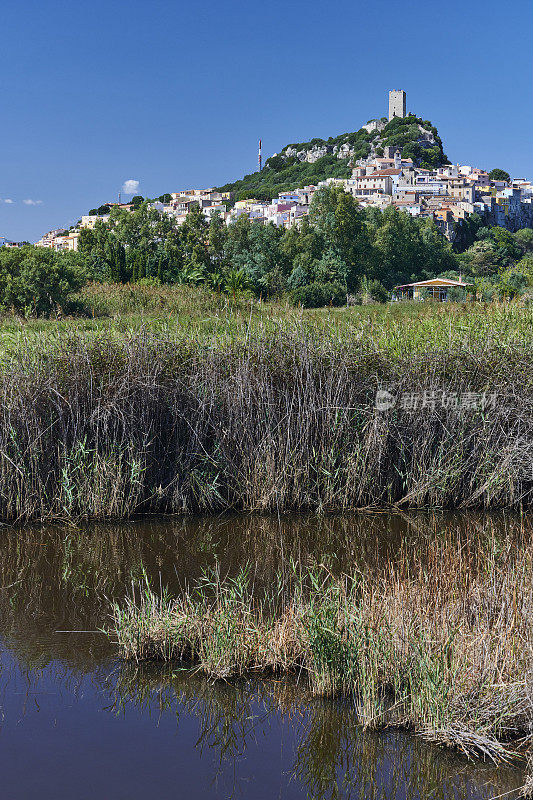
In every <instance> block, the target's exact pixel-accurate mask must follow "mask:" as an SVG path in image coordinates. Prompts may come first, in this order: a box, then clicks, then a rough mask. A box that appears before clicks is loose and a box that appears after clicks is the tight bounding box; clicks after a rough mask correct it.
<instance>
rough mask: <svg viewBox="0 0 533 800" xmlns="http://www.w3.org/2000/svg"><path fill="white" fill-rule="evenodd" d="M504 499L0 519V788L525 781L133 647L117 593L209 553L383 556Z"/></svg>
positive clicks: (498, 784) (242, 791) (426, 791)
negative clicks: (63, 521)
mask: <svg viewBox="0 0 533 800" xmlns="http://www.w3.org/2000/svg"><path fill="white" fill-rule="evenodd" d="M523 524H524V521H523V519H520V518H519V517H513V516H506V515H503V514H501V515H495V514H493V515H490V516H486V515H485V516H484V515H481V514H480V515H473V514H470V515H458V514H444V513H442V514H415V515H399V514H397V515H391V514H372V515H370V514H368V515H364V514H359V515H338V516H331V517H327V516H326V517H315V516H308V515H297V516H296V515H295V516H288V517H282V518H272V517H268V518H267V517H255V516H235V517H227V516H226V517H221V518H212V517H211V518H179V517H178V518H165V519H159V518H158V519H153V520H148V521H146V520H144V521H134V522H129V523H124V524H113V525H112V524H94V525H86V526H81V527H61V526H46V527H44V526H42V527H25V528H19V529H12V528H3V529H2V530H1V531H0V798H1V800H4V799H5V800H22V798H24V799H26V798H39V800H49V799H50V800H52V798H53V800H64V799H65V800H66V798H69V799H70V798H77V800H85V799H86V798H87V800H89V798H90V799H91V800H93V799H94V798H113V800H119V799H120V800H122V799H123V800H137V798H146V797H154V798H162V799H163V798H164V799H166V798H184V800H185V798H187V800H195V799H196V798H198V799H199V798H202V800H209V799H210V798H213V800H214V798H234V797H235V798H243V799H244V800H248V798H250V800H252V798H253V800H263V798H264V799H265V800H267V799H268V800H270V799H271V798H280V799H281V798H283V799H284V800H292V799H293V798H317V800H318V799H319V798H320V799H322V798H324V799H325V798H328V800H329V799H333V798H361V800H362V799H363V798H375V800H382V799H383V800H385V798H387V800H404V799H407V798H409V799H411V798H413V800H414V799H415V798H420V800H422V799H423V798H436V799H437V800H439V799H440V798H441V799H442V800H451V798H465V800H466V798H472V800H475V799H477V798H480V799H481V798H483V799H484V800H488V798H492V797H495V796H498V795H503V794H504V793H507V794H506V797H508V798H509V799H510V800H513V798H516V797H518V791H517V790H518V787H519V786H520V785H521V784H522V783H523V774H522V771H521V770H520V769H519V768H518V767H508V768H504V767H501V766H499V767H497V768H496V767H495V766H494V765H492V764H491V763H479V762H477V763H472V762H468V761H467V760H466V759H464V758H463V757H461V756H460V755H458V754H457V753H454V752H452V751H448V750H445V749H442V748H438V747H436V746H434V745H431V744H429V743H427V742H425V741H424V740H423V739H422V738H420V737H417V736H413V735H411V734H409V733H406V732H404V731H400V730H394V729H393V730H387V731H385V732H379V733H378V732H369V731H363V730H362V729H361V727H359V726H358V724H357V716H356V712H355V709H354V708H353V706H352V705H351V704H350V702H348V701H344V702H341V701H333V700H324V699H317V698H313V697H311V696H310V695H309V693H308V692H307V690H306V687H305V683H304V682H303V681H298V680H297V679H296V677H295V678H291V679H290V680H272V679H269V680H263V681H241V682H237V683H234V682H230V683H220V682H219V683H213V682H209V681H207V680H205V679H204V678H202V677H201V676H199V675H195V674H194V673H193V674H191V673H190V672H188V671H185V670H180V669H177V668H176V667H175V666H170V667H169V666H165V667H162V666H158V665H141V666H137V665H132V664H126V663H123V662H122V661H121V660H120V659H119V658H118V655H117V650H116V646H115V644H114V642H113V641H112V639H110V638H109V637H107V636H106V635H105V634H104V633H102V629H103V628H105V627H106V626H108V625H110V623H111V620H110V617H109V613H110V602H111V600H112V599H113V598H121V597H123V596H124V595H125V593H127V592H129V591H130V589H131V586H132V585H135V584H136V583H137V582H138V581H139V580H141V579H143V576H144V575H145V574H146V575H147V576H148V578H149V579H150V580H151V581H152V583H153V585H156V586H157V585H160V584H161V585H166V586H169V588H170V590H171V591H177V590H179V588H180V586H183V585H185V584H186V583H188V582H189V581H192V580H194V579H195V578H196V577H198V576H199V575H200V574H201V572H202V571H203V570H204V569H206V568H210V567H213V566H214V565H215V564H216V565H218V568H219V569H220V570H221V571H222V572H223V573H224V574H233V573H235V572H236V571H237V570H238V569H239V568H240V567H241V566H242V565H243V564H247V565H248V567H249V569H250V570H251V572H252V573H253V575H254V582H255V585H256V586H257V587H258V590H260V587H261V586H268V585H269V583H271V582H272V581H273V580H274V578H275V576H276V575H277V574H278V572H279V571H280V570H283V569H284V567H285V565H287V564H288V563H291V562H292V563H299V564H305V565H308V564H312V563H317V562H318V563H327V564H328V566H329V568H330V569H331V570H332V571H343V570H348V569H353V568H354V566H357V568H359V569H364V570H372V569H373V568H375V566H376V565H378V564H382V563H383V559H393V558H394V554H395V552H397V551H398V548H400V547H402V546H404V547H405V545H406V543H407V545H408V546H411V544H412V546H413V548H415V547H416V545H417V542H419V541H420V540H421V539H424V540H427V538H428V537H434V536H438V535H439V534H440V532H441V531H443V530H445V529H447V530H449V529H450V527H453V528H456V529H457V531H458V532H459V534H461V532H462V531H465V534H466V532H467V531H468V532H469V533H470V534H471V533H472V530H474V532H475V535H480V536H486V535H499V536H502V537H504V536H507V535H509V532H510V531H512V529H513V528H516V527H517V526H521V525H523Z"/></svg>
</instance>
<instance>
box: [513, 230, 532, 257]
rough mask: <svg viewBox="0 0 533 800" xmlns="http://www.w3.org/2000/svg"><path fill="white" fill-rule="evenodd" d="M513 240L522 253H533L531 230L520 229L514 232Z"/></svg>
mask: <svg viewBox="0 0 533 800" xmlns="http://www.w3.org/2000/svg"><path fill="white" fill-rule="evenodd" d="M514 238H515V242H516V243H517V245H518V247H519V248H520V250H521V251H522V253H532V252H533V229H531V228H521V229H520V230H519V231H516V233H515V234H514Z"/></svg>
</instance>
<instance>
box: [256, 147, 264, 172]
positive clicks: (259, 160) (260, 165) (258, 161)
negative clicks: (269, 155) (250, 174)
mask: <svg viewBox="0 0 533 800" xmlns="http://www.w3.org/2000/svg"><path fill="white" fill-rule="evenodd" d="M257 163H258V164H259V172H261V168H262V164H263V160H262V158H261V139H259V154H258V159H257Z"/></svg>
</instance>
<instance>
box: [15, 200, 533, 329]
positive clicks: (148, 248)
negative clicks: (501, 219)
mask: <svg viewBox="0 0 533 800" xmlns="http://www.w3.org/2000/svg"><path fill="white" fill-rule="evenodd" d="M456 249H463V252H462V253H458V252H454V250H453V249H452V247H451V245H450V244H449V242H448V241H447V240H446V239H445V238H444V237H443V236H442V235H441V234H440V232H439V231H438V229H437V227H436V226H435V224H434V223H433V221H432V220H430V219H427V218H413V217H411V216H410V215H409V214H405V213H402V212H401V211H398V210H397V209H395V208H394V207H389V208H386V209H385V210H384V211H380V210H378V209H376V208H361V207H360V206H359V205H358V203H357V201H356V200H355V199H354V198H353V196H352V195H351V194H349V193H347V192H344V191H343V190H342V189H340V188H338V187H328V188H321V189H320V190H318V191H317V192H316V193H315V196H314V198H313V201H312V204H311V208H310V212H309V219H307V218H306V219H304V220H303V221H302V223H301V224H300V226H299V227H296V226H294V227H292V228H290V229H283V228H278V227H275V226H274V225H261V224H257V223H254V222H252V221H250V220H249V219H248V218H247V217H246V216H242V217H240V218H239V219H237V221H235V222H234V223H231V224H230V225H229V226H226V225H225V224H224V223H223V221H222V220H221V219H220V218H219V217H218V216H215V217H214V218H213V219H212V220H211V222H210V223H208V222H207V220H206V219H205V218H204V216H203V215H202V213H201V211H200V210H199V209H198V208H197V207H194V208H193V210H192V212H191V213H190V214H189V215H188V216H187V219H186V221H185V223H184V224H183V225H181V226H180V227H178V228H176V227H175V226H174V224H173V222H172V220H171V219H170V218H169V217H167V216H166V215H164V214H160V213H159V212H158V211H156V210H155V209H150V208H149V207H148V204H147V203H144V202H143V203H141V205H140V206H139V207H138V208H137V210H135V211H134V212H133V213H130V212H127V211H123V210H120V209H117V208H114V209H113V210H112V211H111V212H110V219H109V221H108V222H99V223H98V224H97V225H96V226H95V228H94V230H90V229H83V230H82V231H81V233H80V239H79V250H78V252H77V253H69V252H65V253H61V252H60V253H55V252H52V251H50V250H45V249H44V248H34V247H31V246H28V247H24V248H21V249H20V250H8V249H5V248H4V249H3V251H1V252H0V308H1V309H3V310H4V312H9V311H13V312H15V313H16V314H19V315H22V316H24V317H31V316H47V315H51V314H52V315H54V314H55V315H57V313H58V312H60V313H61V314H63V315H64V314H66V313H72V312H73V311H75V310H76V308H77V309H78V311H79V312H80V313H83V306H82V305H78V306H76V304H75V300H74V297H73V295H74V293H75V292H76V291H77V290H78V289H80V288H81V286H82V285H83V284H84V283H87V282H88V281H92V282H96V283H101V285H102V292H103V293H104V294H106V293H107V292H108V290H107V289H106V288H104V284H108V283H110V282H112V283H116V284H132V283H136V284H141V285H151V286H164V285H179V286H184V285H188V286H194V287H203V288H204V290H208V291H209V290H213V291H215V292H216V293H217V294H225V295H226V296H229V297H230V298H231V299H232V300H233V301H236V299H237V298H238V297H243V298H246V297H249V296H255V297H260V298H265V299H272V300H274V299H277V300H284V299H289V300H290V301H291V302H293V303H296V304H301V305H303V306H304V307H318V306H320V305H333V306H334V305H342V304H344V303H345V302H346V300H347V298H348V300H349V302H350V303H360V302H384V301H386V300H387V299H388V298H389V296H390V291H391V290H392V289H393V288H394V286H396V285H398V284H402V283H407V282H410V281H416V280H422V279H427V278H432V277H435V276H442V277H450V278H458V277H459V274H461V275H462V276H463V277H464V278H465V279H466V281H467V282H468V283H471V284H473V285H474V290H473V291H474V292H475V293H477V295H478V297H479V298H481V299H484V300H491V299H510V298H515V297H519V296H521V297H523V298H524V300H527V301H528V300H529V299H530V298H531V297H532V296H533V231H532V230H531V229H528V228H526V229H522V230H520V231H517V232H516V233H514V234H513V233H510V232H509V231H507V230H506V229H504V228H498V227H494V228H487V227H485V226H484V225H483V220H482V218H481V217H479V216H476V215H472V216H471V217H470V218H469V220H468V221H467V222H465V223H464V224H463V225H461V226H460V228H459V239H458V241H457V243H456ZM91 296H92V298H93V300H95V301H96V295H95V292H94V291H93V292H92V294H91ZM455 299H461V298H459V297H457V298H455ZM85 311H86V312H87V311H89V312H90V313H92V312H93V309H85Z"/></svg>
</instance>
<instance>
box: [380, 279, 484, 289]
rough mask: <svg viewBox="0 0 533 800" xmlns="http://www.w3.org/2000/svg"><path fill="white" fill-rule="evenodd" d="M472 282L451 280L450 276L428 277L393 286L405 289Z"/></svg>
mask: <svg viewBox="0 0 533 800" xmlns="http://www.w3.org/2000/svg"><path fill="white" fill-rule="evenodd" d="M473 285H474V284H473V283H463V281H452V280H451V279H450V278H430V279H429V280H427V281H417V282H416V283H402V284H400V285H399V286H395V287H394V288H395V289H407V288H408V287H411V286H422V287H423V286H442V287H446V286H473Z"/></svg>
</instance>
